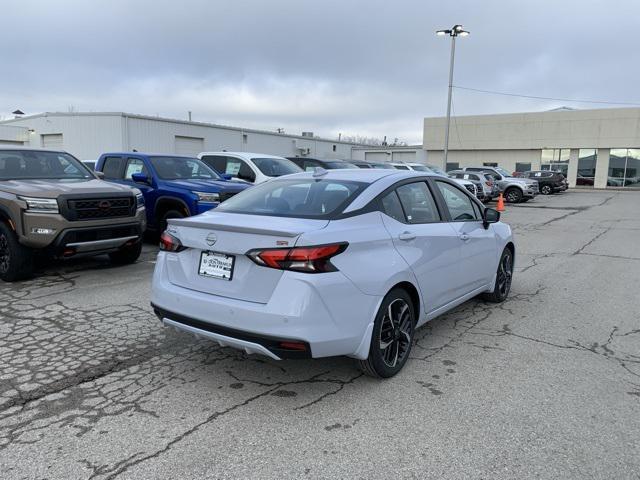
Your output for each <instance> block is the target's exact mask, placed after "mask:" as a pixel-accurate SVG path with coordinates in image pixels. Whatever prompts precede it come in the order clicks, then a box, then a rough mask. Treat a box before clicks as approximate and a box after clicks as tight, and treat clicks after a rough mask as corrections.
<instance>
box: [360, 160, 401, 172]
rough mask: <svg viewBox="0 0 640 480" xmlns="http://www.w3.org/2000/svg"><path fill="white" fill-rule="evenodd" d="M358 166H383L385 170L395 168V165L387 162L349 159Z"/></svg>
mask: <svg viewBox="0 0 640 480" xmlns="http://www.w3.org/2000/svg"><path fill="white" fill-rule="evenodd" d="M349 162H350V163H353V164H354V165H355V166H356V167H358V168H382V169H385V170H391V169H393V170H395V167H394V166H393V165H391V164H390V163H387V162H365V161H363V160H349Z"/></svg>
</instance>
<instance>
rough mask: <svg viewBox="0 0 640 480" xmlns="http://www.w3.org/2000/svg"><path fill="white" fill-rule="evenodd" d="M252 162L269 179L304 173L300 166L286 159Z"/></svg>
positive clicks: (256, 159)
mask: <svg viewBox="0 0 640 480" xmlns="http://www.w3.org/2000/svg"><path fill="white" fill-rule="evenodd" d="M251 161H252V162H253V163H254V164H255V165H256V167H258V170H260V171H261V172H262V173H263V174H265V175H266V176H267V177H280V176H282V175H289V174H290V173H298V172H301V171H302V169H301V168H300V167H299V166H297V165H296V164H295V163H293V162H292V161H291V160H287V159H286V158H252V159H251Z"/></svg>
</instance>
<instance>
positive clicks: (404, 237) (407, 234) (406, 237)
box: [398, 232, 416, 241]
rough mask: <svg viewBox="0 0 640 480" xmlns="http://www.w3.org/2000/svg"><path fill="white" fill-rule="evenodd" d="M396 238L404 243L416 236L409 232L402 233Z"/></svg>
mask: <svg viewBox="0 0 640 480" xmlns="http://www.w3.org/2000/svg"><path fill="white" fill-rule="evenodd" d="M398 238H399V239H400V240H404V241H408V240H413V239H414V238H416V234H415V233H411V232H402V233H401V234H400V235H398Z"/></svg>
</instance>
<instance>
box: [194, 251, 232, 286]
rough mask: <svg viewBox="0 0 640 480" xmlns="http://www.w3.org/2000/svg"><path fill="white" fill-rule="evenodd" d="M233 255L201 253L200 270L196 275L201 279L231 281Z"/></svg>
mask: <svg viewBox="0 0 640 480" xmlns="http://www.w3.org/2000/svg"><path fill="white" fill-rule="evenodd" d="M235 258H236V257H234V256H233V255H227V254H225V253H218V252H209V251H206V250H205V251H203V252H202V254H201V255H200V268H199V269H198V274H199V275H202V276H203V277H212V278H220V279H222V280H231V278H233V264H234V262H235Z"/></svg>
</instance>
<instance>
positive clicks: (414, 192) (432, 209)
mask: <svg viewBox="0 0 640 480" xmlns="http://www.w3.org/2000/svg"><path fill="white" fill-rule="evenodd" d="M396 192H398V197H399V198H400V203H401V204H402V208H403V209H404V213H405V215H406V217H407V222H409V223H432V222H439V221H440V215H439V213H438V209H437V207H436V202H435V201H434V200H433V197H432V196H431V192H430V191H429V187H427V184H426V183H425V182H415V183H408V184H406V185H402V186H400V187H398V188H397V189H396Z"/></svg>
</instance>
